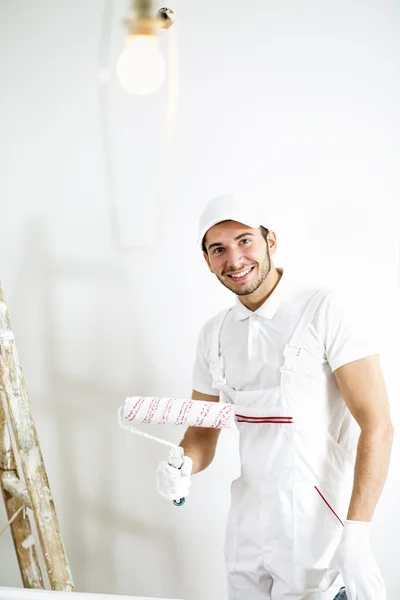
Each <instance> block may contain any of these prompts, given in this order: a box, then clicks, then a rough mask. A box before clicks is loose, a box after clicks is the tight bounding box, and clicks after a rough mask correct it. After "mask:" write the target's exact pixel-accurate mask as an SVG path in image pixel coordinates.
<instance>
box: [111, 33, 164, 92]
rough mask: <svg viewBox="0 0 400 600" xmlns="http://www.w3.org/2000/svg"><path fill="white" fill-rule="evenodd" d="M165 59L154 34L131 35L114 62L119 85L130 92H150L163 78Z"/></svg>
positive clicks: (158, 85) (156, 88) (154, 89)
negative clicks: (115, 62)
mask: <svg viewBox="0 0 400 600" xmlns="http://www.w3.org/2000/svg"><path fill="white" fill-rule="evenodd" d="M165 72H166V69H165V60H164V57H163V55H162V54H161V52H160V49H159V47H158V40H157V38H156V36H154V35H131V36H129V37H128V39H127V40H126V44H125V49H124V50H123V52H122V54H121V56H120V57H119V59H118V61H117V64H116V75H117V79H118V81H119V83H120V85H121V86H122V87H123V89H124V90H126V91H127V92H129V93H130V94H138V95H140V96H145V95H146V94H152V93H153V92H155V91H156V90H158V88H159V87H160V86H161V84H162V82H163V81H164V79H165Z"/></svg>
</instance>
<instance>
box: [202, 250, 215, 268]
mask: <svg viewBox="0 0 400 600" xmlns="http://www.w3.org/2000/svg"><path fill="white" fill-rule="evenodd" d="M203 256H204V260H205V261H206V263H207V266H208V268H209V269H210V271H211V273H214V271H213V269H212V266H211V263H210V259H209V258H208V253H207V252H203Z"/></svg>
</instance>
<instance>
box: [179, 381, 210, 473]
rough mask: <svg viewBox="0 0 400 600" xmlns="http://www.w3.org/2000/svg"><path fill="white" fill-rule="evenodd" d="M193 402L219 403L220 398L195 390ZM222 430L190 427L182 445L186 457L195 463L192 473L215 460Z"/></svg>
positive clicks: (201, 469)
mask: <svg viewBox="0 0 400 600" xmlns="http://www.w3.org/2000/svg"><path fill="white" fill-rule="evenodd" d="M192 398H193V400H205V401H206V402H218V401H219V396H209V395H208V394H202V393H201V392H197V391H196V390H193V393H192ZM219 434H220V429H212V428H210V427H189V428H188V429H187V431H186V433H185V435H184V438H183V440H182V442H181V443H180V445H181V446H182V448H183V449H184V452H185V456H189V457H190V458H191V459H192V461H193V469H192V473H198V472H199V471H203V470H204V469H205V468H206V467H208V465H209V464H210V463H211V461H212V459H213V458H214V454H215V448H216V446H217V441H218V437H219Z"/></svg>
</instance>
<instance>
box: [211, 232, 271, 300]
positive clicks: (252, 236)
mask: <svg viewBox="0 0 400 600" xmlns="http://www.w3.org/2000/svg"><path fill="white" fill-rule="evenodd" d="M204 243H205V247H206V250H207V252H206V253H204V258H205V259H206V261H207V264H208V266H209V269H210V271H211V272H212V273H214V274H215V275H216V277H217V278H218V279H219V281H220V282H221V283H222V285H224V286H225V287H227V288H228V289H229V290H231V292H233V293H234V294H236V295H237V296H245V295H248V294H252V293H253V292H255V291H256V290H257V289H258V288H259V287H260V285H261V284H262V283H263V282H264V281H265V279H266V278H267V276H268V274H269V272H270V271H271V256H270V252H269V247H268V244H267V242H266V240H265V238H264V237H263V235H262V233H261V229H251V228H250V227H246V225H243V224H242V223H237V222H236V221H224V222H222V223H218V224H217V225H214V227H211V229H209V230H208V231H207V234H206V236H205V240H204Z"/></svg>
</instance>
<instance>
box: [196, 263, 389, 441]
mask: <svg viewBox="0 0 400 600" xmlns="http://www.w3.org/2000/svg"><path fill="white" fill-rule="evenodd" d="M279 271H280V272H281V273H282V277H281V279H280V281H279V283H278V285H277V286H276V288H275V290H274V291H273V292H272V294H271V295H270V296H269V297H268V298H267V300H266V301H265V302H264V304H263V305H262V306H260V308H258V309H257V310H256V311H254V312H252V311H250V310H248V309H247V308H246V307H245V306H244V305H243V304H242V303H241V302H240V300H239V299H238V300H237V302H236V304H235V305H234V306H233V308H232V309H231V310H230V311H229V313H228V315H227V317H226V319H225V321H224V324H223V327H222V330H221V336H220V352H221V355H222V356H223V357H224V358H225V377H226V380H227V383H228V385H230V386H231V387H232V388H233V389H235V390H238V391H246V390H259V389H266V388H270V387H274V386H277V385H279V381H280V376H281V373H280V368H281V367H282V366H283V351H284V347H285V345H286V344H287V343H288V341H289V339H290V337H291V335H292V333H293V331H294V328H295V326H296V323H297V322H298V320H299V318H300V316H301V314H302V313H303V311H304V309H305V307H306V305H307V304H308V302H309V301H310V299H311V297H312V296H313V295H314V294H315V292H316V291H317V290H318V289H322V288H318V287H316V286H312V285H304V284H302V283H299V282H296V281H295V280H294V279H292V278H291V277H290V276H289V275H287V274H286V272H285V273H283V271H282V270H281V269H279ZM326 292H327V294H326V295H325V296H324V299H323V300H322V302H321V304H320V306H319V307H318V309H317V311H316V313H315V316H314V319H313V321H312V322H311V324H310V325H309V327H308V330H307V332H306V334H305V336H304V339H303V344H302V348H303V349H302V352H301V354H300V356H299V357H298V362H297V365H296V377H295V378H294V382H295V386H297V385H298V386H300V388H301V391H302V393H301V397H302V398H305V397H306V398H307V400H306V401H305V402H307V404H308V405H307V406H304V409H305V411H307V414H314V415H316V417H318V418H320V419H322V422H325V426H326V428H327V429H328V430H329V431H330V433H331V434H332V435H333V436H334V437H335V439H338V437H339V433H340V428H341V426H342V423H343V416H344V412H345V410H346V407H345V405H344V401H343V399H342V398H341V395H340V392H339V389H338V386H337V384H336V380H335V377H334V375H333V371H335V370H336V369H338V368H339V367H341V366H342V365H344V364H347V363H349V362H352V361H354V360H358V359H360V358H364V357H366V356H371V355H373V354H378V353H379V352H378V345H377V340H376V336H375V335H372V334H371V325H372V316H371V315H367V316H365V315H364V311H362V310H358V309H359V308H360V307H359V306H357V305H356V306H355V307H354V306H353V302H351V301H350V300H349V299H346V297H345V294H343V293H338V292H335V291H333V290H328V289H327V290H326ZM361 315H364V316H361ZM216 318H217V317H214V318H212V319H211V320H209V321H208V322H207V323H206V324H205V325H204V327H203V329H202V331H201V333H200V337H199V341H198V345H197V355H196V362H195V366H194V373H193V389H195V390H197V391H199V392H202V393H203V394H211V395H214V396H216V395H218V392H217V391H216V390H215V389H214V388H213V387H212V377H211V373H210V343H211V333H212V331H213V327H214V323H215V319H216ZM304 392H306V393H304ZM293 393H294V394H295V393H296V389H294V390H293ZM299 397H300V394H299ZM303 402H304V400H303ZM308 411H310V412H308Z"/></svg>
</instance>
